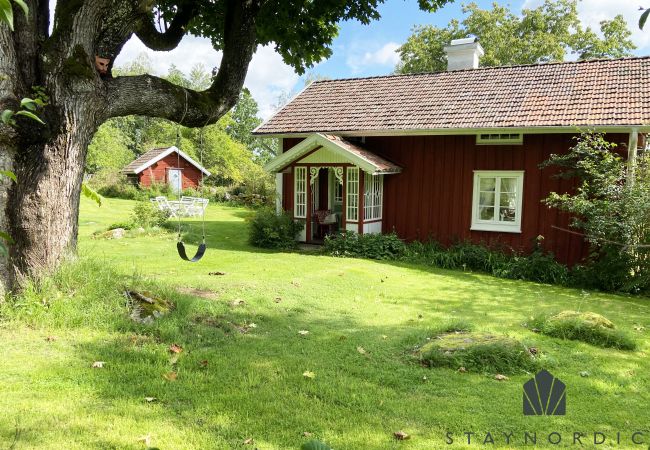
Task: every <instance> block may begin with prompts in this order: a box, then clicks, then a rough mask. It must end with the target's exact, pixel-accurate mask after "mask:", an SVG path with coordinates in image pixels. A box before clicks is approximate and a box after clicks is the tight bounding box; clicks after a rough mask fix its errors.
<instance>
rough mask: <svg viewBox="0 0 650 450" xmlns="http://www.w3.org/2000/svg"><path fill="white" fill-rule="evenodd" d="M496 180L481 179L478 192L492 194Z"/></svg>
mask: <svg viewBox="0 0 650 450" xmlns="http://www.w3.org/2000/svg"><path fill="white" fill-rule="evenodd" d="M495 185H496V178H481V181H480V187H479V190H481V191H487V192H494V187H495Z"/></svg>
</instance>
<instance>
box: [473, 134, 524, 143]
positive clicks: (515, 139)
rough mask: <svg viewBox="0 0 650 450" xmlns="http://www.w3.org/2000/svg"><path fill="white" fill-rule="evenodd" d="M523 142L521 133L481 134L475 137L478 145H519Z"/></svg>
mask: <svg viewBox="0 0 650 450" xmlns="http://www.w3.org/2000/svg"><path fill="white" fill-rule="evenodd" d="M523 142H524V135H523V134H522V133H481V134H477V135H476V143H477V144H478V145H521V144H523Z"/></svg>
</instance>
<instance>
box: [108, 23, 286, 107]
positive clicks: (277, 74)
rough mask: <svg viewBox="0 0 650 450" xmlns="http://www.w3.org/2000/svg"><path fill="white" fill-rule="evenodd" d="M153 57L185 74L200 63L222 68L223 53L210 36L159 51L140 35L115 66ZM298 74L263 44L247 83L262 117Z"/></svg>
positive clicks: (159, 65) (158, 66)
mask: <svg viewBox="0 0 650 450" xmlns="http://www.w3.org/2000/svg"><path fill="white" fill-rule="evenodd" d="M142 53H144V54H146V55H147V56H149V58H150V59H151V62H152V65H153V70H154V72H155V74H157V75H163V74H165V73H167V71H168V70H169V66H170V65H172V64H175V65H176V67H178V69H180V70H181V71H182V72H184V73H189V72H190V70H191V69H192V67H193V66H195V65H196V64H203V65H204V66H205V68H206V69H207V70H210V69H212V68H213V67H218V66H219V64H220V63H221V57H222V53H221V52H217V51H216V50H214V49H213V48H212V44H211V43H210V41H209V40H208V39H205V38H199V37H196V36H186V37H185V38H183V40H182V41H181V43H180V44H179V45H178V47H176V48H175V49H174V50H172V51H169V52H156V51H153V50H151V49H149V48H147V47H146V46H145V45H144V44H143V43H142V42H141V41H140V40H139V39H138V38H136V37H135V36H134V37H132V38H131V39H130V40H129V41H128V42H127V43H126V45H125V46H124V48H123V49H122V52H121V53H120V54H119V55H118V57H117V58H116V60H115V65H117V66H120V65H125V64H127V63H129V62H130V61H133V60H134V59H136V58H137V57H138V56H139V55H140V54H142ZM298 79H299V77H298V75H297V74H296V73H295V72H294V70H293V68H291V67H290V66H288V65H286V64H285V63H284V62H283V61H282V58H281V57H280V55H278V54H277V53H276V52H275V51H274V50H273V47H271V46H265V47H259V48H258V49H257V51H256V52H255V55H254V56H253V59H252V61H251V63H250V65H249V67H248V73H247V75H246V81H245V83H244V85H245V86H246V87H247V88H248V89H250V91H251V94H252V95H253V98H255V100H256V101H257V103H258V105H259V109H260V116H261V117H262V118H263V119H267V118H268V117H270V116H271V114H272V113H273V107H272V105H274V104H275V103H276V101H277V98H278V96H279V95H280V94H282V93H283V92H286V91H291V90H292V89H293V88H294V86H295V85H296V83H297V82H298Z"/></svg>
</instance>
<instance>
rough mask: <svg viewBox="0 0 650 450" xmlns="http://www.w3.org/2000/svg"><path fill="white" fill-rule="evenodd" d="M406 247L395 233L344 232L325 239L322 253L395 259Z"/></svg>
mask: <svg viewBox="0 0 650 450" xmlns="http://www.w3.org/2000/svg"><path fill="white" fill-rule="evenodd" d="M405 249H406V245H405V244H404V242H402V240H401V239H400V238H399V237H397V234H395V233H389V234H357V233H354V232H352V231H344V232H341V233H338V234H335V235H331V236H326V237H325V245H324V251H325V252H326V253H328V254H330V255H332V256H342V257H358V258H369V259H397V258H399V257H401V256H402V255H403V254H404V251H405Z"/></svg>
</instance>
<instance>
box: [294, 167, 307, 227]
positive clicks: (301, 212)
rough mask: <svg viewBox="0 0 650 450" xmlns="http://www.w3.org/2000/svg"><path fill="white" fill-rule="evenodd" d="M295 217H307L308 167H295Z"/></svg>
mask: <svg viewBox="0 0 650 450" xmlns="http://www.w3.org/2000/svg"><path fill="white" fill-rule="evenodd" d="M293 217H295V218H297V219H306V218H307V168H306V167H301V166H296V167H294V168H293Z"/></svg>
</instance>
